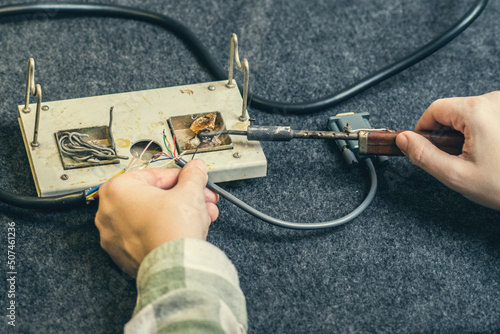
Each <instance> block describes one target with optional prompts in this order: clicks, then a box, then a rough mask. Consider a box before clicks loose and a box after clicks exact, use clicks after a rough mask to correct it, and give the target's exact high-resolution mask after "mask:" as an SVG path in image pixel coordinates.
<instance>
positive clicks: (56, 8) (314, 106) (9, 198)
mask: <svg viewBox="0 0 500 334" xmlns="http://www.w3.org/2000/svg"><path fill="white" fill-rule="evenodd" d="M487 3H488V0H476V1H475V2H474V4H473V5H472V6H471V8H470V9H469V10H468V11H467V13H466V14H465V15H464V16H463V17H462V18H461V19H460V20H458V21H457V23H455V24H454V25H453V26H452V27H451V28H450V29H448V30H447V31H445V32H444V33H443V34H441V35H440V36H439V37H437V38H436V39H434V40H433V41H431V42H429V43H428V44H426V45H424V46H423V47H421V48H420V49H418V50H416V51H415V52H413V53H412V54H410V55H408V56H406V57H405V58H403V59H401V60H399V61H397V62H395V63H394V64H391V65H389V66H387V67H385V68H383V69H381V70H380V71H377V72H376V73H373V74H371V75H368V76H367V77H365V78H363V79H361V80H360V81H358V82H357V83H355V84H354V85H351V86H349V87H347V88H344V89H342V90H340V91H339V92H336V93H334V94H332V95H329V96H326V97H324V98H321V99H318V100H314V101H309V102H302V103H282V102H274V101H270V100H267V99H265V98H262V97H259V96H257V95H253V94H250V98H249V100H250V105H251V106H252V107H254V108H258V109H261V110H264V111H268V112H281V113H284V114H307V113H312V112H316V111H319V110H322V109H325V108H329V107H333V106H335V105H336V104H338V103H340V102H342V101H345V100H347V99H349V98H351V97H353V96H354V95H356V94H359V93H361V92H362V91H364V90H366V89H368V88H370V87H372V86H374V85H376V84H378V83H380V82H381V81H383V80H385V79H387V78H389V77H391V76H393V75H395V74H397V73H399V72H401V71H403V70H405V69H406V68H408V67H410V66H412V65H414V64H416V63H418V62H419V61H421V60H422V59H424V58H426V57H427V56H429V55H431V54H432V53H434V52H435V51H437V50H439V49H440V48H441V47H443V46H444V45H446V44H447V43H449V42H450V41H451V40H452V39H454V38H455V37H456V36H458V35H459V34H460V33H461V32H463V31H464V30H465V29H466V28H467V27H468V26H469V25H470V24H471V23H472V22H474V20H475V19H476V18H477V17H478V16H479V15H480V14H481V13H482V11H483V10H484V8H485V7H486V5H487ZM43 11H45V12H47V13H50V14H51V15H48V16H49V17H59V16H64V15H78V16H82V15H87V16H89V15H93V16H111V17H119V18H126V19H133V20H139V21H144V22H148V23H152V24H155V25H158V26H161V27H163V28H165V29H168V30H170V31H171V32H173V33H174V34H176V35H177V37H179V38H180V39H181V40H183V41H184V43H186V44H187V46H188V47H189V48H191V50H192V51H193V52H194V55H195V56H196V57H197V58H198V60H199V61H200V62H201V63H202V64H203V65H204V66H206V68H207V69H208V71H209V72H210V73H211V74H212V75H213V76H214V78H215V79H217V80H223V79H225V78H226V71H225V70H224V69H223V68H222V67H221V66H220V65H219V63H218V62H217V61H216V60H215V58H214V57H213V56H212V55H211V54H210V52H209V51H208V49H207V48H206V47H205V46H204V45H203V44H202V43H201V41H200V40H199V39H198V38H197V37H196V35H195V34H194V33H193V32H192V31H191V30H189V28H188V27H186V26H185V25H183V24H182V23H180V22H179V21H176V20H174V19H172V18H170V17H168V16H165V15H161V14H157V13H153V12H149V11H145V10H141V9H136V8H130V7H124V6H118V5H105V4H82V3H80V4H78V3H29V4H21V5H7V6H2V7H0V19H1V18H4V17H9V16H15V15H28V14H36V13H40V12H43ZM0 201H2V202H4V203H7V204H10V205H14V206H19V207H24V208H31V209H53V210H55V209H64V208H71V207H74V206H78V205H81V204H83V203H85V194H84V192H77V193H72V194H68V195H63V196H54V197H45V198H38V197H30V196H21V195H16V194H13V193H10V192H7V191H4V190H0Z"/></svg>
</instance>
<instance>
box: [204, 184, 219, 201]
mask: <svg viewBox="0 0 500 334" xmlns="http://www.w3.org/2000/svg"><path fill="white" fill-rule="evenodd" d="M205 202H207V203H214V204H217V202H219V195H218V194H216V193H214V192H213V191H212V190H210V189H208V188H205Z"/></svg>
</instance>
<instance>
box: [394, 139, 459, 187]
mask: <svg viewBox="0 0 500 334" xmlns="http://www.w3.org/2000/svg"><path fill="white" fill-rule="evenodd" d="M396 145H397V146H398V147H399V149H400V150H401V152H403V153H404V154H405V155H406V156H407V157H408V158H409V159H410V160H411V162H413V163H414V164H415V165H417V166H418V167H420V168H422V169H423V170H425V171H426V172H427V173H429V174H431V175H432V176H434V177H435V178H436V179H438V180H439V181H441V182H442V183H444V184H445V185H447V186H448V187H450V188H452V189H454V188H456V187H457V185H458V183H459V181H460V177H459V174H460V170H461V169H462V166H463V164H465V161H464V160H463V159H462V158H459V157H457V156H454V155H450V154H448V153H446V152H443V151H441V150H440V149H439V148H437V147H436V146H435V145H434V144H432V143H431V142H430V141H429V140H428V139H426V138H424V137H423V136H421V135H419V134H417V133H415V132H412V131H406V132H403V133H400V134H399V135H398V136H397V137H396Z"/></svg>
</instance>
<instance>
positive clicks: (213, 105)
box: [18, 81, 267, 197]
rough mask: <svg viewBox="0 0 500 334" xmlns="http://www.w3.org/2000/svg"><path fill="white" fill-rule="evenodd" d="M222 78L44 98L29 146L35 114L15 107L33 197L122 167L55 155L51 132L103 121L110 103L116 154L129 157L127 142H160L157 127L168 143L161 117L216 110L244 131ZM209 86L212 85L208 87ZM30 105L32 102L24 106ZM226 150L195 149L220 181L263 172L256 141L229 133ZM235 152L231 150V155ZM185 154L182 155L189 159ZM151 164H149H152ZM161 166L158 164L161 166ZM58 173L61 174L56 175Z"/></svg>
mask: <svg viewBox="0 0 500 334" xmlns="http://www.w3.org/2000/svg"><path fill="white" fill-rule="evenodd" d="M225 84H226V81H217V82H209V83H203V84H195V85H187V86H177V87H169V88H160V89H153V90H146V91H138V92H130V93H120V94H111V95H103V96H94V97H86V98H80V99H73V100H63V101H54V102H44V103H43V105H44V106H47V107H48V109H47V108H45V109H46V110H42V111H41V117H40V129H39V137H38V139H39V142H40V146H39V147H37V148H33V147H31V145H30V142H31V141H32V139H33V129H34V123H35V113H34V112H30V113H23V112H22V109H23V107H24V106H22V105H21V106H18V112H19V124H20V127H21V131H22V134H23V138H24V145H25V148H26V152H27V155H28V159H29V162H30V165H31V170H32V173H33V178H34V181H35V185H36V188H37V192H38V194H39V196H42V197H43V196H52V195H59V194H64V193H68V192H74V191H78V190H84V189H88V188H91V187H93V186H96V185H98V184H100V183H102V182H105V181H107V180H108V179H109V178H111V177H112V176H113V175H115V174H116V173H118V172H119V171H120V170H122V169H124V168H125V167H126V165H127V164H128V160H123V161H120V162H119V163H117V164H112V165H106V166H95V167H84V168H77V169H68V170H65V169H64V167H63V164H62V162H61V158H60V156H59V149H58V145H57V141H56V137H55V136H54V134H55V133H57V132H59V131H63V130H65V129H81V128H87V127H100V126H107V125H108V121H109V109H110V107H111V106H114V107H115V108H114V112H113V115H114V116H113V137H114V139H115V144H116V153H117V154H118V155H124V156H128V157H129V158H132V155H133V154H132V153H131V147H132V146H133V145H134V144H135V143H138V142H141V141H151V140H153V141H154V142H155V143H157V144H159V145H161V146H162V147H163V144H162V143H163V137H162V136H163V131H164V130H165V133H166V135H167V139H168V140H169V141H170V142H172V136H171V133H170V130H169V127H168V124H167V120H168V119H169V118H170V117H173V116H181V115H186V114H201V113H208V112H213V111H218V112H220V114H221V116H223V118H224V122H225V125H226V127H227V128H228V129H234V130H245V129H246V127H247V126H248V122H241V121H240V120H239V119H238V117H239V116H240V115H241V105H242V98H241V95H240V92H239V90H238V88H237V87H235V88H227V87H226V85H225ZM211 85H213V86H214V87H215V89H214V90H209V89H208V87H209V86H211ZM30 107H31V110H36V108H35V105H34V104H32V105H30ZM230 137H231V142H232V146H233V147H232V149H227V150H221V151H210V152H203V153H201V154H200V153H197V155H196V158H197V159H202V160H204V161H205V163H206V164H207V166H208V170H209V177H210V179H211V180H212V181H214V182H226V181H232V180H240V179H247V178H255V177H263V176H266V170H267V161H266V157H265V155H264V152H263V151H262V147H261V146H260V143H259V142H254V141H252V142H249V141H247V140H246V138H245V137H242V136H230ZM236 153H237V154H236ZM190 158H191V155H185V156H184V159H185V160H189V159H190ZM151 166H154V165H153V164H152V165H151ZM162 168H164V167H162ZM63 175H64V177H62V176H63Z"/></svg>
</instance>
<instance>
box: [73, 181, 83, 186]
mask: <svg viewBox="0 0 500 334" xmlns="http://www.w3.org/2000/svg"><path fill="white" fill-rule="evenodd" d="M84 183H87V181H80V182H77V183H71V184H70V186H76V185H78V184H84Z"/></svg>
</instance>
